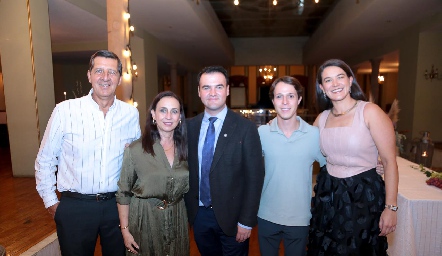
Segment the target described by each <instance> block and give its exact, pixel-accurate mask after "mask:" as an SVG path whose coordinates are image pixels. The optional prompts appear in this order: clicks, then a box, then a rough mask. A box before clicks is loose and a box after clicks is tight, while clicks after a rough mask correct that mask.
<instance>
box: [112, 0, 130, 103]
mask: <svg viewBox="0 0 442 256" xmlns="http://www.w3.org/2000/svg"><path fill="white" fill-rule="evenodd" d="M127 5H128V0H106V7H107V33H108V50H109V51H112V52H114V53H115V54H117V55H118V57H119V58H120V59H121V62H122V63H123V78H122V79H121V84H120V86H118V87H117V92H116V93H117V98H118V99H120V100H122V101H125V102H130V101H131V98H130V97H131V95H132V78H131V72H132V71H131V67H130V58H129V57H126V56H124V54H123V53H124V51H125V50H126V48H127V46H128V44H129V26H128V20H127V19H126V18H125V16H124V14H125V13H126V12H127V11H128V8H127Z"/></svg>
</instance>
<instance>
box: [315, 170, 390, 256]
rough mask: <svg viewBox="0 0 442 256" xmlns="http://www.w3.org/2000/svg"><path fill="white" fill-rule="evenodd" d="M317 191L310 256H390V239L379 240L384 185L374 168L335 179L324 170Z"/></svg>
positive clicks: (319, 176) (318, 178)
mask: <svg viewBox="0 0 442 256" xmlns="http://www.w3.org/2000/svg"><path fill="white" fill-rule="evenodd" d="M314 191H315V196H314V197H313V198H312V210H311V211H312V219H311V221H310V232H309V244H308V255H327V256H331V255H349V256H350V255H354V256H356V255H358V256H360V255H370V256H373V255H387V247H388V244H387V238H386V237H385V236H379V233H380V229H379V219H380V217H381V214H382V212H383V210H384V207H385V183H384V181H383V179H382V177H381V176H380V175H378V174H377V173H376V169H375V168H373V169H371V170H369V171H366V172H363V173H361V174H358V175H355V176H352V177H348V178H336V177H333V176H330V174H328V172H327V170H326V167H325V166H324V167H322V168H321V171H320V173H319V174H318V177H317V181H316V186H315V188H314Z"/></svg>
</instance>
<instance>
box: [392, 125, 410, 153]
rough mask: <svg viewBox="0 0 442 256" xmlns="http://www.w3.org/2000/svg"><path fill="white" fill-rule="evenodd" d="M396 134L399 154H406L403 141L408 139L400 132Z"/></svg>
mask: <svg viewBox="0 0 442 256" xmlns="http://www.w3.org/2000/svg"><path fill="white" fill-rule="evenodd" d="M394 132H395V133H396V147H398V149H399V153H401V154H402V153H404V144H403V141H404V140H405V139H407V137H406V136H405V134H402V133H399V132H398V131H396V130H395V131H394Z"/></svg>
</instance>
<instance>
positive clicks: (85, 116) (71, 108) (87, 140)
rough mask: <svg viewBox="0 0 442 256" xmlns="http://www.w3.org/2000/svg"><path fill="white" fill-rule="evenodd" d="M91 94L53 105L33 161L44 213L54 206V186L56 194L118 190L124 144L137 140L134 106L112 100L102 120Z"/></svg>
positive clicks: (136, 121) (137, 130) (56, 200)
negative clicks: (44, 209)
mask: <svg viewBox="0 0 442 256" xmlns="http://www.w3.org/2000/svg"><path fill="white" fill-rule="evenodd" d="M92 93H93V90H91V91H90V92H89V94H88V95H86V96H84V97H81V98H78V99H73V100H67V101H63V102H61V103H59V104H57V106H56V107H55V109H54V111H53V112H52V115H51V118H50V119H49V122H48V125H47V127H46V131H45V134H44V137H43V140H42V142H41V145H40V150H39V152H38V155H37V159H36V160H35V170H36V172H35V178H36V182H37V191H38V193H39V194H40V196H41V198H42V199H43V202H44V205H45V207H46V208H48V207H50V206H52V205H54V204H56V203H57V202H58V198H57V195H56V193H55V184H57V189H58V191H60V192H63V191H72V192H78V193H81V194H96V193H106V192H114V191H117V189H118V186H117V182H118V179H119V177H120V171H121V165H122V161H123V152H124V148H125V144H126V143H131V142H132V141H133V140H135V139H138V138H139V137H140V134H141V131H140V124H139V114H138V110H137V109H136V108H135V107H133V106H131V105H129V104H127V103H124V102H122V101H120V100H118V99H116V98H115V100H114V103H113V104H112V106H111V107H110V108H109V110H108V112H107V113H106V116H104V114H103V112H102V111H100V109H99V106H98V104H97V103H96V102H95V101H94V100H93V99H92ZM57 167H58V172H57V174H56V171H57ZM56 176H57V177H56Z"/></svg>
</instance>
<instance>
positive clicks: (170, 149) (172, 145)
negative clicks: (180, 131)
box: [163, 145, 175, 152]
mask: <svg viewBox="0 0 442 256" xmlns="http://www.w3.org/2000/svg"><path fill="white" fill-rule="evenodd" d="M174 146H175V145H172V146H170V148H168V149H164V147H163V149H164V152H166V151H169V150H171V149H172V148H173V147H174Z"/></svg>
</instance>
